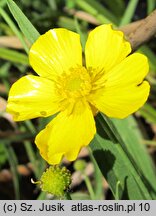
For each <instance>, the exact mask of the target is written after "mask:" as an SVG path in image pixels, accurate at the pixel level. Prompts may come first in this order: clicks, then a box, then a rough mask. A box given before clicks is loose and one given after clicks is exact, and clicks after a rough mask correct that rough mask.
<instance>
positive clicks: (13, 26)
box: [0, 7, 28, 53]
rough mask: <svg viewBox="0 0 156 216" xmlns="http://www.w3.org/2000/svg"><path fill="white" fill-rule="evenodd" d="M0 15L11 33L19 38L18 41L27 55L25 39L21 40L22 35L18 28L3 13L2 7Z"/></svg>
mask: <svg viewBox="0 0 156 216" xmlns="http://www.w3.org/2000/svg"><path fill="white" fill-rule="evenodd" d="M0 15H1V16H2V17H3V19H4V20H5V21H6V22H7V24H8V25H9V26H10V28H11V29H12V31H13V32H14V33H15V34H16V35H17V37H18V38H19V40H20V41H21V43H22V45H23V48H24V49H25V51H26V52H27V53H28V46H27V43H26V42H25V39H24V38H23V35H22V34H21V32H20V31H19V30H18V28H17V27H16V25H15V24H14V22H13V21H12V20H11V18H10V17H9V15H8V14H7V13H6V12H5V10H4V9H3V8H2V7H0Z"/></svg>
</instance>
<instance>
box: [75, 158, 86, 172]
mask: <svg viewBox="0 0 156 216" xmlns="http://www.w3.org/2000/svg"><path fill="white" fill-rule="evenodd" d="M85 168H86V162H85V161H84V160H82V159H80V160H77V161H75V163H74V169H75V170H76V171H84V169H85Z"/></svg>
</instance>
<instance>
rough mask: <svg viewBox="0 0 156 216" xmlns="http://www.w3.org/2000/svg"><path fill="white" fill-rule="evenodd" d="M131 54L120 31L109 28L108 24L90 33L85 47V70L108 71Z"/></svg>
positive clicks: (129, 47)
mask: <svg viewBox="0 0 156 216" xmlns="http://www.w3.org/2000/svg"><path fill="white" fill-rule="evenodd" d="M130 52H131V46H130V43H129V42H127V41H126V40H125V39H124V35H123V33H122V32H121V31H116V30H113V29H112V28H111V25H110V24H105V25H101V26H99V27H96V28H95V29H94V30H93V31H91V32H90V34H89V36H88V40H87V43H86V47H85V56H86V65H87V68H93V69H98V71H101V70H103V71H104V72H107V71H109V70H110V69H111V68H112V67H113V66H114V65H116V64H118V63H120V62H121V61H122V60H123V59H124V58H125V57H126V56H127V55H128V54H129V53H130Z"/></svg>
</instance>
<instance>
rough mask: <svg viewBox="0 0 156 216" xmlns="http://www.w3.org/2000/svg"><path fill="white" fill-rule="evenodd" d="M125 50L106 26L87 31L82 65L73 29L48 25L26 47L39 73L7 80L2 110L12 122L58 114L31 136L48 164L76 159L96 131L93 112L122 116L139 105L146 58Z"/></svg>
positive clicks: (146, 88)
mask: <svg viewBox="0 0 156 216" xmlns="http://www.w3.org/2000/svg"><path fill="white" fill-rule="evenodd" d="M130 52H131V46H130V43H129V42H127V41H126V40H125V39H124V36H123V33H122V32H120V31H115V30H113V29H112V28H111V25H101V26H99V27H97V28H95V29H94V30H93V31H92V32H91V33H90V34H89V37H88V40H87V43H86V47H85V59H86V66H83V65H82V48H81V44H80V36H79V35H78V34H76V33H74V32H71V31H68V30H66V29H63V28H58V29H53V30H50V31H48V32H47V33H45V34H44V35H42V36H40V37H39V38H38V39H37V41H36V42H35V43H34V44H33V45H32V47H31V49H30V54H29V60H30V64H31V66H32V67H33V69H34V70H35V71H36V73H37V74H38V75H39V76H34V75H27V76H24V77H23V78H21V79H19V80H18V81H17V82H15V83H14V84H13V86H12V88H11V90H10V93H9V98H8V105H7V111H8V112H10V113H11V114H12V115H13V118H14V120H15V121H22V120H26V119H31V118H36V117H47V116H50V115H53V114H55V113H58V114H57V117H55V118H54V120H52V121H51V122H50V123H49V124H48V125H47V127H46V128H45V129H44V130H42V131H41V132H40V133H39V134H38V135H37V137H36V139H35V143H36V145H37V147H38V148H39V150H40V153H41V155H42V156H43V158H44V159H45V160H46V161H48V162H49V163H50V164H58V163H59V162H60V161H61V159H62V156H65V157H66V158H67V159H68V160H70V161H73V160H75V159H76V157H77V155H78V153H79V151H80V149H81V148H82V147H83V146H87V145H88V144H89V142H90V141H91V140H92V139H93V137H94V135H95V133H96V127H95V122H94V114H95V113H96V112H97V111H101V112H103V113H104V114H106V115H107V116H109V117H114V118H125V117H127V116H128V115H130V114H131V113H133V112H135V111H136V110H137V109H139V108H140V107H141V106H142V105H143V104H144V103H145V101H146V100H147V97H148V95H149V90H150V86H149V84H148V82H147V81H143V79H144V77H145V76H146V74H147V73H148V69H149V66H148V61H147V58H146V57H145V56H144V55H142V54H139V53H135V54H132V55H129V53H130ZM128 55H129V56H128ZM127 56H128V57H127Z"/></svg>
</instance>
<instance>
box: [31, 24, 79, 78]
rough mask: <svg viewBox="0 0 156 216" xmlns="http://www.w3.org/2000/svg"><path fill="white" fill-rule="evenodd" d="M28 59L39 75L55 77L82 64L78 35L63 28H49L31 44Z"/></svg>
mask: <svg viewBox="0 0 156 216" xmlns="http://www.w3.org/2000/svg"><path fill="white" fill-rule="evenodd" d="M29 61H30V64H31V66H32V67H33V69H34V70H35V71H36V73H38V74H39V75H40V76H42V77H46V78H49V79H55V78H56V76H57V75H60V74H61V73H63V72H64V71H68V69H69V68H72V67H75V66H77V65H82V48H81V44H80V36H79V35H78V34H77V33H74V32H72V31H69V30H66V29H63V28H58V29H53V30H49V31H48V32H46V33H45V34H43V35H41V36H40V37H39V38H38V39H37V41H36V42H35V43H34V44H33V45H32V47H31V49H30V53H29Z"/></svg>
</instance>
